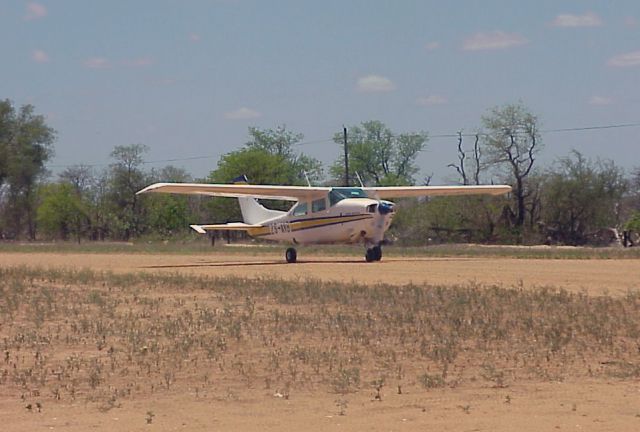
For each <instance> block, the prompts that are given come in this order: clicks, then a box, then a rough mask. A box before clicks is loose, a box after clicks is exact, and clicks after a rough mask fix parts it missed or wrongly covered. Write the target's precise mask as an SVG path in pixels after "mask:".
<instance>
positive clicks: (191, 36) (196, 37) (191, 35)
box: [189, 33, 202, 43]
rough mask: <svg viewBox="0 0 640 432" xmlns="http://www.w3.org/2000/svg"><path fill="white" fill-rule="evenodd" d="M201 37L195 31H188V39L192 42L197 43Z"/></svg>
mask: <svg viewBox="0 0 640 432" xmlns="http://www.w3.org/2000/svg"><path fill="white" fill-rule="evenodd" d="M201 39H202V38H201V37H200V35H199V34H197V33H189V40H190V41H191V42H193V43H198V42H200V40H201Z"/></svg>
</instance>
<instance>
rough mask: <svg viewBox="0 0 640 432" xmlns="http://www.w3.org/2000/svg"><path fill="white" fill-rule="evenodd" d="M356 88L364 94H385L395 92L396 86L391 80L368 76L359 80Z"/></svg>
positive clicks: (378, 76)
mask: <svg viewBox="0 0 640 432" xmlns="http://www.w3.org/2000/svg"><path fill="white" fill-rule="evenodd" d="M356 88H357V89H358V91H359V92H362V93H384V92H390V91H393V90H395V89H396V85H395V84H394V83H393V82H392V81H391V80H390V79H389V78H386V77H383V76H380V75H367V76H363V77H360V78H358V82H357V85H356Z"/></svg>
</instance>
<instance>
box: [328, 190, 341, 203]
mask: <svg viewBox="0 0 640 432" xmlns="http://www.w3.org/2000/svg"><path fill="white" fill-rule="evenodd" d="M343 199H344V196H343V195H342V194H341V193H340V192H338V191H336V190H335V189H334V190H331V192H329V205H330V206H332V207H333V206H334V205H336V204H337V203H338V202H340V201H342V200H343Z"/></svg>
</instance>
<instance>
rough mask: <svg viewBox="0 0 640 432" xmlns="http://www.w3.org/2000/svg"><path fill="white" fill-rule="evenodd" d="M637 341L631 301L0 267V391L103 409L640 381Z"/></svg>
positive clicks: (637, 307) (632, 297) (559, 293)
mask: <svg viewBox="0 0 640 432" xmlns="http://www.w3.org/2000/svg"><path fill="white" fill-rule="evenodd" d="M639 338H640V293H638V292H630V293H629V294H628V295H627V296H625V297H622V298H620V297H616V298H613V297H607V296H603V297H589V296H586V295H581V294H571V293H568V292H565V291H563V290H560V289H553V288H547V289H537V290H524V289H522V288H519V287H513V288H509V289H507V288H498V287H479V286H475V285H473V284H470V285H465V286H413V285H407V286H401V287H400V286H390V285H378V286H365V285H358V284H353V283H351V284H347V283H331V282H321V281H317V280H300V281H297V282H296V281H285V280H278V279H267V278H262V279H243V278H233V277H229V278H205V277H197V276H185V275H177V274H176V275H153V274H110V273H95V272H92V271H89V270H85V271H64V270H42V269H33V268H27V267H20V268H5V269H0V347H1V349H2V358H1V359H0V393H2V394H4V395H6V396H8V397H11V398H22V399H24V400H26V401H32V402H35V401H38V402H43V401H46V402H47V403H52V402H53V403H55V402H56V401H73V400H80V401H87V402H91V403H94V404H96V406H97V407H98V408H99V409H101V410H105V411H106V410H110V409H112V408H114V407H117V406H119V404H120V403H121V402H122V401H123V400H127V399H131V398H135V397H137V396H149V395H152V394H155V393H158V392H175V391H180V392H189V393H191V394H193V396H194V397H196V398H205V397H213V398H220V399H227V400H233V399H234V398H235V397H237V396H236V395H237V393H238V392H239V391H241V390H243V389H247V388H253V389H256V388H259V389H265V390H268V391H269V392H274V394H279V395H281V396H282V397H285V398H288V397H289V395H290V394H292V393H295V392H298V391H307V392H308V391H311V392H323V393H327V392H329V393H337V394H347V393H350V392H354V391H362V390H367V391H370V392H371V394H372V395H376V394H377V395H378V397H379V395H380V389H381V388H382V387H386V388H391V389H394V391H395V389H397V391H398V392H402V391H406V390H408V389H409V390H410V391H414V392H415V391H423V392H424V391H430V389H433V388H447V387H455V386H461V385H465V384H469V383H473V384H474V385H478V384H480V385H484V386H490V387H497V388H502V387H507V386H509V385H510V384H512V383H514V382H518V381H556V380H563V379H566V378H580V377H585V376H589V377H595V378H598V377H606V378H608V379H611V378H614V379H632V378H633V379H637V378H639V377H640V361H638V350H639V349H640V346H639V344H638V340H639ZM376 392H377V393H376ZM337 400H342V399H340V396H338V399H337ZM343 405H344V406H343ZM341 410H342V411H344V410H346V403H345V404H342V405H341ZM149 418H151V419H152V418H153V416H149Z"/></svg>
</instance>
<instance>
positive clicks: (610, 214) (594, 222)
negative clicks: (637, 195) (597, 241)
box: [542, 151, 627, 245]
mask: <svg viewBox="0 0 640 432" xmlns="http://www.w3.org/2000/svg"><path fill="white" fill-rule="evenodd" d="M626 191H627V181H626V179H625V177H624V173H623V171H622V169H621V168H619V167H617V166H616V165H615V164H614V163H613V162H612V161H610V160H597V161H595V162H594V161H591V160H589V159H587V158H585V157H584V156H583V155H582V154H581V153H579V152H577V151H573V152H572V153H571V154H570V155H569V156H568V157H565V158H562V159H560V160H559V161H558V162H557V163H556V165H555V166H554V167H553V168H552V169H551V170H550V171H549V172H548V174H547V182H546V184H545V187H544V194H543V199H542V216H543V220H544V221H545V223H546V224H547V229H548V231H549V232H550V235H551V236H552V237H554V238H555V239H556V240H557V241H560V242H562V243H565V244H570V245H581V244H585V243H587V242H588V236H589V234H590V233H593V232H595V231H596V230H598V229H601V228H609V227H615V226H617V225H618V224H619V221H618V220H617V211H616V208H617V206H618V204H619V203H620V201H621V200H622V198H623V196H624V194H625V192H626Z"/></svg>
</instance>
